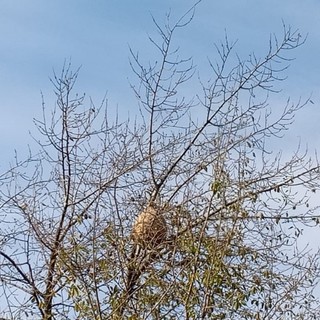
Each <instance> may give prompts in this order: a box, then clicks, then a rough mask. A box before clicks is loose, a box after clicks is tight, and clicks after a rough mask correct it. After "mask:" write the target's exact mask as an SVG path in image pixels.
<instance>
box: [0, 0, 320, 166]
mask: <svg viewBox="0 0 320 320" xmlns="http://www.w3.org/2000/svg"><path fill="white" fill-rule="evenodd" d="M193 3H194V1H193V0H175V1H172V0H171V1H170V0H162V1H157V0H154V1H148V0H139V1H138V2H137V1H131V0H122V1H121V0H95V1H89V0H68V1H65V0H54V1H53V0H48V1H42V0H19V1H17V0H0V8H1V10H0V52H1V53H0V55H1V59H0V97H1V100H0V101H1V103H0V110H1V115H2V116H1V118H0V133H1V136H2V137H3V139H1V141H0V150H1V153H2V159H1V160H0V170H1V169H2V168H5V167H6V164H7V162H8V161H9V160H10V159H11V157H12V154H13V150H14V149H17V150H26V145H27V144H28V142H30V137H29V136H28V132H29V131H31V132H34V126H33V118H35V117H39V115H40V112H41V95H40V93H41V92H43V94H44V97H45V101H46V104H47V106H48V107H49V108H50V107H51V106H52V105H53V102H54V100H53V96H52V86H51V84H50V81H49V77H50V76H52V74H53V70H56V71H57V72H59V70H61V67H62V65H63V62H64V61H65V60H69V59H71V61H72V64H73V66H74V68H77V67H78V66H81V72H80V78H79V81H78V90H79V92H82V91H83V92H86V94H88V95H89V96H91V97H92V98H93V100H94V101H95V102H96V103H99V102H100V100H101V99H102V97H103V96H104V95H105V93H106V92H107V97H108V100H109V104H110V105H111V106H114V107H118V110H120V112H121V113H122V112H123V113H126V112H128V114H133V113H134V112H135V110H136V109H135V107H136V106H134V103H135V100H134V98H133V93H132V91H131V89H130V86H129V82H134V81H135V80H136V79H135V78H134V76H133V74H132V72H131V70H130V66H129V62H128V61H129V47H131V48H132V49H133V50H134V51H135V52H139V53H140V54H143V56H144V57H145V58H146V60H148V59H151V60H152V58H153V56H152V54H153V53H152V52H153V51H152V47H151V46H150V43H149V42H148V36H149V35H151V36H153V35H155V34H156V30H155V27H154V25H153V22H152V18H151V16H153V17H155V18H156V19H157V21H159V23H160V24H162V23H163V22H164V16H165V13H166V12H168V11H169V10H170V11H171V14H172V16H173V17H177V16H179V15H181V14H182V13H183V12H185V11H186V10H187V9H188V8H189V7H190V6H191V5H192V4H193ZM319 12H320V1H317V0H313V1H312V0H306V1H303V2H302V1H300V0H282V1H277V0H270V1H256V0H241V1H239V0H232V1H231V0H225V1H212V0H203V1H202V2H201V3H200V5H199V6H198V7H197V10H196V15H195V17H194V20H193V21H192V23H191V24H190V25H189V26H188V27H187V28H186V29H184V30H182V31H180V32H178V33H177V35H176V38H175V42H176V44H177V45H179V46H180V48H181V52H182V53H183V54H185V56H186V57H190V56H191V57H192V58H193V59H194V61H195V64H196V65H197V66H198V67H199V70H200V71H201V72H202V74H201V75H202V76H204V77H206V76H207V74H206V70H207V69H208V68H207V58H208V57H210V58H211V59H212V60H214V59H215V51H214V44H215V43H218V42H219V41H221V40H223V38H224V35H225V33H227V34H228V37H229V39H231V40H237V41H238V42H237V46H236V51H237V53H239V54H240V55H241V56H242V57H246V56H247V55H248V54H250V53H252V52H256V53H257V54H258V55H259V53H261V54H263V53H264V52H266V50H267V48H268V40H269V37H270V34H272V33H275V34H276V35H278V36H279V37H281V35H282V33H281V32H282V23H283V22H284V23H285V24H286V25H288V26H289V25H290V26H291V27H292V28H293V29H299V31H300V33H301V34H302V35H307V36H308V37H307V42H306V44H305V45H304V46H303V47H301V48H299V49H298V50H296V51H295V52H294V55H293V56H292V57H294V58H296V59H295V61H293V62H292V66H291V69H290V70H289V71H288V72H287V75H288V77H289V78H288V80H287V81H286V82H285V83H283V92H282V93H281V95H280V97H281V96H282V97H285V98H286V97H287V96H291V97H292V98H293V99H298V98H299V97H300V96H301V97H303V98H307V97H308V96H309V95H310V94H312V99H313V101H314V102H315V104H314V105H313V106H308V107H307V108H306V109H305V110H304V111H303V113H304V114H303V117H298V119H297V122H296V124H295V128H296V129H297V130H294V131H293V133H292V135H293V136H292V140H294V141H295V140H296V138H301V139H302V141H305V142H306V143H308V144H310V143H311V144H312V143H313V142H314V141H315V139H314V135H315V134H316V135H317V136H319V130H318V128H317V127H318V126H317V124H318V118H319V116H320V112H319V107H318V106H319V103H320V98H319V97H320V95H319V84H320V78H319V76H318V73H319V72H318V70H319V69H320V61H319V58H318V57H319V52H320V41H319V40H320V26H319V25H320V20H319ZM310 135H313V139H309V138H310ZM311 147H312V148H313V147H314V146H313V145H312V146H311Z"/></svg>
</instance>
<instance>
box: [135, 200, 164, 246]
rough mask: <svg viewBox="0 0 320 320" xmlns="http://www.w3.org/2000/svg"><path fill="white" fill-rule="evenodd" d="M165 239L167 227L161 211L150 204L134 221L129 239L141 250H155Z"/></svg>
mask: <svg viewBox="0 0 320 320" xmlns="http://www.w3.org/2000/svg"><path fill="white" fill-rule="evenodd" d="M166 237H167V225H166V221H165V219H164V217H163V214H162V211H161V210H160V209H159V208H157V207H155V205H153V204H150V205H149V206H148V207H147V208H146V209H145V210H143V211H142V212H141V213H140V214H139V216H138V218H137V220H136V221H135V223H134V225H133V228H132V233H131V238H132V240H133V242H134V243H135V244H138V245H139V246H141V247H143V248H149V249H152V248H155V247H157V246H159V245H160V244H162V243H163V242H164V241H165V240H166Z"/></svg>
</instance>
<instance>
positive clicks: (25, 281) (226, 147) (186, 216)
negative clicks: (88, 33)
mask: <svg viewBox="0 0 320 320" xmlns="http://www.w3.org/2000/svg"><path fill="white" fill-rule="evenodd" d="M194 8H195V7H192V8H191V9H190V10H189V11H187V12H186V14H185V15H183V16H182V17H181V18H180V19H178V20H177V21H174V22H172V21H171V19H170V15H168V16H167V22H166V24H165V25H164V26H161V25H159V24H158V23H157V22H156V21H154V23H155V27H156V28H157V31H158V34H159V39H158V40H156V39H154V38H150V43H151V45H152V46H154V48H155V49H156V50H157V52H158V55H157V56H156V57H154V60H150V61H149V62H148V63H146V64H144V63H142V62H141V59H140V56H139V55H138V54H137V53H135V51H134V50H133V49H131V50H130V54H131V67H132V71H133V73H134V74H135V75H136V77H137V81H136V82H135V83H132V84H131V87H132V90H133V92H134V94H135V97H136V100H137V108H136V112H135V116H134V117H131V118H128V119H127V120H126V121H121V120H119V117H118V116H117V115H116V116H113V112H112V110H110V106H108V104H107V100H106V99H105V100H103V101H102V103H101V104H100V105H99V106H97V105H94V104H93V102H92V101H91V100H90V99H89V98H87V97H86V96H85V95H79V94H77V91H76V81H77V78H78V75H79V70H75V71H74V69H73V68H72V66H71V64H68V63H66V64H65V65H64V67H63V69H62V71H61V72H60V73H59V74H57V73H56V74H54V76H53V78H52V79H51V81H52V85H53V90H54V93H55V97H56V100H55V104H54V106H53V107H52V108H51V107H47V105H46V103H45V102H44V101H43V104H42V107H43V117H42V118H41V119H37V120H35V122H34V123H35V126H36V128H37V130H38V134H37V135H35V136H34V139H35V140H36V141H37V144H38V146H39V148H38V150H32V151H30V155H29V157H27V158H26V159H23V160H20V159H19V158H18V157H17V158H16V159H15V161H14V163H13V164H12V165H11V167H10V168H9V169H8V170H7V171H5V172H3V173H2V174H1V176H0V208H1V210H0V219H1V225H0V280H1V284H2V286H1V289H0V295H1V300H2V301H5V306H3V303H2V304H1V308H2V310H1V312H3V315H4V316H7V317H10V318H12V319H38V318H42V319H46V320H52V319H99V320H102V319H256V320H258V319H317V318H318V317H319V315H320V312H319V307H318V305H319V302H318V300H317V297H316V296H315V295H314V289H315V288H316V286H317V284H318V281H319V267H318V263H319V260H318V259H319V255H318V253H317V252H309V251H308V250H306V249H303V248H300V247H299V246H298V239H299V236H300V235H301V228H302V226H307V227H312V226H314V227H316V226H317V225H318V221H319V214H318V206H317V205H314V202H313V201H310V199H312V198H313V197H314V195H315V193H316V192H317V191H318V189H319V183H320V180H319V178H320V171H319V163H318V161H317V159H316V158H315V157H310V156H309V154H308V153H307V152H303V151H301V148H300V147H299V146H297V151H296V152H295V153H293V154H292V155H291V156H288V155H286V156H285V157H283V156H282V155H281V153H280V152H279V153H274V152H272V151H273V150H270V147H269V145H268V141H269V140H270V139H279V141H280V142H281V139H283V136H284V134H285V133H286V131H287V130H288V129H289V128H290V125H291V124H292V123H293V121H294V116H295V115H296V114H297V112H299V110H300V109H301V108H303V107H304V106H305V104H306V103H308V100H307V101H305V102H301V101H299V102H298V103H293V102H291V101H290V99H288V100H287V101H284V104H283V106H282V107H280V106H279V105H278V106H276V107H277V109H276V110H275V107H274V106H273V105H269V102H270V97H272V96H273V95H277V93H278V86H280V84H281V83H284V82H283V81H284V80H285V71H286V69H287V67H288V65H289V62H290V56H289V52H291V51H294V50H295V49H296V48H298V47H300V45H302V44H303V42H304V39H302V38H301V35H300V34H299V33H298V31H294V30H292V29H291V28H290V27H287V26H285V25H284V26H283V34H282V36H281V37H271V38H270V43H269V48H268V50H267V52H266V53H265V55H263V56H262V57H257V56H255V55H254V54H252V55H250V56H249V57H248V58H247V59H241V58H240V57H238V56H237V55H236V54H235V52H234V51H235V43H231V42H230V41H229V40H228V38H227V37H225V38H224V40H223V42H221V43H220V44H218V45H216V54H215V55H213V57H211V58H210V60H209V61H208V68H209V69H210V73H211V77H210V79H202V78H201V76H200V75H198V73H197V67H196V66H195V65H194V64H193V60H192V59H190V58H188V56H187V55H186V57H183V56H184V53H181V52H180V51H179V49H178V47H177V46H176V45H175V34H176V31H177V30H178V29H182V31H183V30H184V28H185V27H186V26H187V25H189V24H190V23H192V18H193V14H194ZM197 77H198V80H199V88H200V90H198V88H194V87H193V86H192V85H189V84H193V83H194V81H195V79H196V78H197ZM186 91H187V92H188V95H190V96H191V98H190V99H189V98H187V97H186V94H185V92H186ZM280 108H281V109H280Z"/></svg>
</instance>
